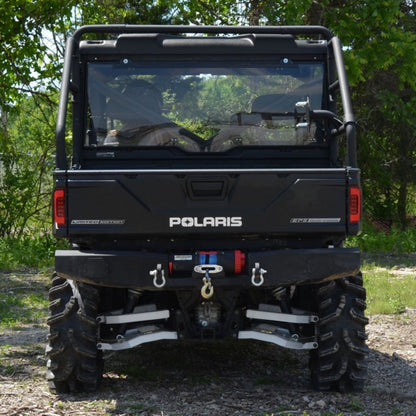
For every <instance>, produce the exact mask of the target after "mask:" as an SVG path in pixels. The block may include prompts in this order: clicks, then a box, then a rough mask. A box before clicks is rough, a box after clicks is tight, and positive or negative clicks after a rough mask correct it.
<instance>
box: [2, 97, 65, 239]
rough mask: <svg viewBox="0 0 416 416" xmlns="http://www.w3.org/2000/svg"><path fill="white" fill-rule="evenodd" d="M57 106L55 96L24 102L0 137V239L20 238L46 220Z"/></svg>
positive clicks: (30, 99)
mask: <svg viewBox="0 0 416 416" xmlns="http://www.w3.org/2000/svg"><path fill="white" fill-rule="evenodd" d="M56 105H57V104H56V95H55V96H52V95H51V96H50V99H49V101H47V102H44V101H41V102H39V97H36V96H32V97H29V98H26V99H24V101H22V103H21V111H20V112H19V113H18V114H17V113H16V114H12V115H11V117H10V119H9V129H8V134H7V135H5V134H3V135H1V136H0V154H1V155H2V167H1V173H0V189H1V193H0V237H4V236H9V237H12V236H20V235H22V234H23V233H24V232H26V231H27V229H28V227H30V226H31V225H33V224H43V223H45V221H46V219H47V218H48V217H49V211H50V210H49V207H50V200H51V196H50V195H51V187H52V170H53V154H54V138H53V126H54V123H55V109H54V107H55V106H56ZM28 115H30V116H28Z"/></svg>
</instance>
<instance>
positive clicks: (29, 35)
mask: <svg viewBox="0 0 416 416" xmlns="http://www.w3.org/2000/svg"><path fill="white" fill-rule="evenodd" d="M73 5H74V2H73V1H72V0H69V1H68V0H67V1H63V0H37V1H32V0H3V1H2V2H0V71H1V78H0V110H3V111H6V110H7V111H11V110H18V107H16V104H17V103H19V102H20V100H21V99H22V98H24V97H25V96H26V95H27V93H38V92H40V91H43V92H46V91H48V89H49V88H51V87H53V81H55V80H56V79H57V77H58V73H59V70H60V65H61V61H60V60H59V56H57V54H56V50H55V48H52V45H53V44H54V40H56V39H55V37H56V36H57V35H58V34H65V33H66V31H67V30H68V28H69V22H70V20H69V18H70V15H71V10H72V7H73ZM47 30H48V31H49V32H46V31H47Z"/></svg>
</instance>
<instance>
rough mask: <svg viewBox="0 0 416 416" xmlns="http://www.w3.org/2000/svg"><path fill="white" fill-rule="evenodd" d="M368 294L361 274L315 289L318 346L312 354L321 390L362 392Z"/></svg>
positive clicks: (313, 375) (314, 375)
mask: <svg viewBox="0 0 416 416" xmlns="http://www.w3.org/2000/svg"><path fill="white" fill-rule="evenodd" d="M365 298H366V291H365V288H364V287H363V280H362V276H361V273H359V274H358V275H356V276H350V277H346V278H342V279H338V280H334V281H331V282H328V283H324V284H323V285H322V286H321V287H319V288H318V289H317V290H316V293H315V306H316V308H317V310H318V311H319V316H320V321H319V323H318V328H319V332H318V338H319V339H318V344H319V347H318V348H317V349H316V350H313V351H311V354H310V369H311V379H312V384H313V386H314V387H315V388H316V389H318V390H338V391H341V392H350V391H362V390H363V388H364V383H365V380H366V377H367V362H366V357H367V353H368V349H367V346H366V338H367V337H366V333H365V326H366V325H367V323H368V319H367V318H366V317H365V315H364V311H365V309H366V303H365Z"/></svg>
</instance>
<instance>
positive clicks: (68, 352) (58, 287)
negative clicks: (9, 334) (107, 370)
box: [46, 274, 103, 394]
mask: <svg viewBox="0 0 416 416" xmlns="http://www.w3.org/2000/svg"><path fill="white" fill-rule="evenodd" d="M74 285H76V286H75V288H76V289H75V293H74V290H73V288H74ZM49 301H50V304H49V311H50V316H49V318H48V321H47V323H48V325H49V328H50V330H49V336H48V345H47V348H46V355H47V357H48V363H47V370H48V371H47V379H48V382H49V388H50V390H51V392H53V393H58V394H59V393H72V392H82V391H86V392H92V391H95V390H97V388H98V386H99V384H100V381H101V378H102V371H103V365H102V356H101V351H99V350H98V349H97V331H98V328H97V325H98V324H97V322H96V320H95V318H96V316H97V312H98V303H99V291H98V289H97V288H95V287H93V286H90V285H86V284H84V283H75V282H71V283H70V282H69V281H68V280H66V279H63V278H61V277H59V276H57V275H56V274H54V275H53V276H52V286H51V288H50V290H49ZM80 305H82V307H81V306H80Z"/></svg>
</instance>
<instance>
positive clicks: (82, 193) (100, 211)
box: [56, 169, 358, 237]
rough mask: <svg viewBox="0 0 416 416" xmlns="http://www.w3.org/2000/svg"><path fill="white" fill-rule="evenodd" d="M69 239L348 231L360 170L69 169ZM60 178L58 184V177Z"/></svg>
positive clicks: (67, 190)
mask: <svg viewBox="0 0 416 416" xmlns="http://www.w3.org/2000/svg"><path fill="white" fill-rule="evenodd" d="M66 175H67V183H66V184H67V189H66V192H67V218H68V221H67V227H68V228H67V231H68V233H69V235H94V234H113V235H126V236H127V235H129V236H132V235H135V236H137V237H146V236H149V237H150V236H156V235H165V236H166V235H169V236H175V235H182V236H183V235H186V234H195V233H197V234H204V235H206V234H215V235H217V236H218V235H222V234H224V235H226V234H233V235H236V234H239V235H250V234H265V235H271V234H285V235H287V234H299V233H345V232H346V226H347V224H346V216H347V212H346V209H347V206H348V204H347V194H348V193H347V186H348V181H351V177H353V180H354V182H356V181H358V179H357V176H358V170H357V172H355V177H356V178H355V179H354V172H351V171H347V170H346V169H298V170H293V169H272V170H270V169H267V170H261V169H254V170H249V169H244V170H232V171H231V170H210V171H202V170H201V171H199V170H191V171H189V170H187V171H184V170H160V171H155V170H131V171H75V170H74V171H68V172H66ZM56 176H57V183H58V182H60V183H62V178H59V175H56Z"/></svg>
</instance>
